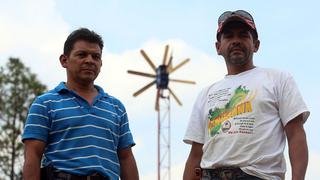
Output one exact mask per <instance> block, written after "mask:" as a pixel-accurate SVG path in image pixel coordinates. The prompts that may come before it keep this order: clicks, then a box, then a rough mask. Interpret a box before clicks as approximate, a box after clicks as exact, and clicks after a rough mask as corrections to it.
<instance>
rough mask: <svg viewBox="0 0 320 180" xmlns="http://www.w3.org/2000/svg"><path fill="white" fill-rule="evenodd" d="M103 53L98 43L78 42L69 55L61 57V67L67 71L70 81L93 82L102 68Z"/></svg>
mask: <svg viewBox="0 0 320 180" xmlns="http://www.w3.org/2000/svg"><path fill="white" fill-rule="evenodd" d="M101 54H102V51H101V49H100V47H99V45H98V44H97V43H90V42H87V41H84V40H79V41H76V42H75V44H74V45H73V49H72V50H71V52H70V54H69V55H61V56H60V62H61V65H62V66H63V67H64V68H66V69H67V76H68V81H75V82H80V83H84V82H89V83H91V82H93V81H94V80H95V79H96V77H97V76H98V74H99V73H100V68H101V66H102V61H101Z"/></svg>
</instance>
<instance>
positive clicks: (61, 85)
mask: <svg viewBox="0 0 320 180" xmlns="http://www.w3.org/2000/svg"><path fill="white" fill-rule="evenodd" d="M94 87H95V88H96V89H97V90H98V93H99V96H102V97H108V96H109V95H108V94H107V93H105V92H104V90H103V89H102V88H101V87H100V86H98V85H94ZM54 90H55V91H56V92H58V93H66V92H70V90H69V89H68V88H67V86H66V84H65V82H60V83H59V85H58V86H57V87H56V88H54Z"/></svg>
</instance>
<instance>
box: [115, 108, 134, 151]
mask: <svg viewBox="0 0 320 180" xmlns="http://www.w3.org/2000/svg"><path fill="white" fill-rule="evenodd" d="M119 113H120V114H119V116H120V124H119V126H120V128H119V129H120V132H119V143H118V149H124V148H127V147H132V146H134V145H135V142H134V141H133V136H132V134H131V131H130V128H129V120H128V115H127V112H126V109H125V108H124V106H123V105H122V104H121V103H120V104H119Z"/></svg>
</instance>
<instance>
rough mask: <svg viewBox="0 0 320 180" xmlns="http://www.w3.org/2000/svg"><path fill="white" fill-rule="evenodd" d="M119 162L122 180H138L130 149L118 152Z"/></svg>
mask: <svg viewBox="0 0 320 180" xmlns="http://www.w3.org/2000/svg"><path fill="white" fill-rule="evenodd" d="M118 157H119V161H120V177H121V179H122V180H129V179H130V180H138V179H139V174H138V168H137V164H136V161H135V159H134V156H133V154H132V151H131V147H129V148H125V149H121V150H119V151H118Z"/></svg>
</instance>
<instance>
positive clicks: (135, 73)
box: [127, 70, 156, 78]
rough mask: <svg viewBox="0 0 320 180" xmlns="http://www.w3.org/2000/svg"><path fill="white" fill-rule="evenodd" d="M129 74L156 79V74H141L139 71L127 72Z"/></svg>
mask: <svg viewBox="0 0 320 180" xmlns="http://www.w3.org/2000/svg"><path fill="white" fill-rule="evenodd" d="M127 72H128V73H129V74H134V75H139V76H145V77H152V78H154V77H156V75H154V74H149V73H144V72H139V71H132V70H128V71H127Z"/></svg>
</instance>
